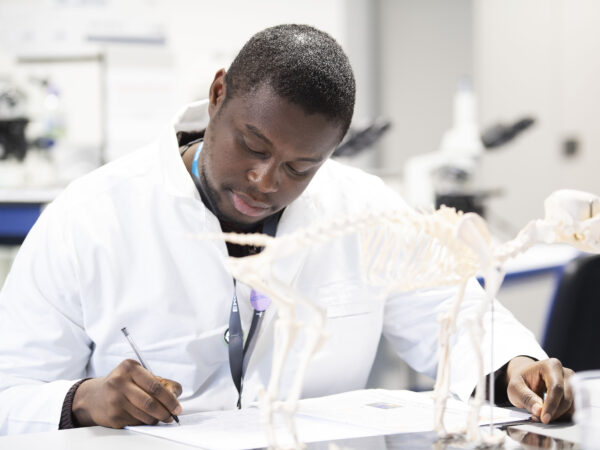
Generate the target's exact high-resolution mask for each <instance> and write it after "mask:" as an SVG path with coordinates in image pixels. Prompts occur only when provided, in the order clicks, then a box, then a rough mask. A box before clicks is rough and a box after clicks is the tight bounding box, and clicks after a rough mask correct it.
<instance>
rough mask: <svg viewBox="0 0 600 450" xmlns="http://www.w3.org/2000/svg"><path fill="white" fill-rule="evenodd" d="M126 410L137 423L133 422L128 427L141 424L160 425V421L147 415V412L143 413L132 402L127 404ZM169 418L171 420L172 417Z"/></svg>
mask: <svg viewBox="0 0 600 450" xmlns="http://www.w3.org/2000/svg"><path fill="white" fill-rule="evenodd" d="M128 400H129V399H128ZM125 410H126V411H127V413H128V414H129V415H130V416H131V417H132V418H133V419H135V422H131V423H129V424H128V425H141V424H145V425H156V424H157V423H158V420H159V419H157V418H156V417H153V416H151V415H150V414H148V413H146V412H145V411H142V410H141V409H140V408H138V407H137V406H135V405H134V404H133V403H132V402H131V401H129V402H127V404H126V405H125ZM169 418H170V416H169ZM171 420H172V419H171Z"/></svg>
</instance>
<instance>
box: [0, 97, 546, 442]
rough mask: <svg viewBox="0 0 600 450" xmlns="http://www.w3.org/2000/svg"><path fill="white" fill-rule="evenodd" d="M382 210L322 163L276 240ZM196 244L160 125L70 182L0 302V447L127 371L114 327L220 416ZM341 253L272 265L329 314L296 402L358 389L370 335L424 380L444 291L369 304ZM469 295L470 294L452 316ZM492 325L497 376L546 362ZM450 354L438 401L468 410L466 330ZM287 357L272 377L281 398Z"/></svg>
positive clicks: (185, 397) (262, 347)
mask: <svg viewBox="0 0 600 450" xmlns="http://www.w3.org/2000/svg"><path fill="white" fill-rule="evenodd" d="M207 120H208V115H207V109H206V103H205V102H199V103H197V104H194V105H191V106H190V107H189V108H188V109H187V110H186V111H185V112H183V113H182V114H181V115H180V116H179V118H178V121H177V123H176V125H175V129H176V130H188V131H189V130H191V129H194V128H195V129H199V128H204V127H205V125H206V123H207ZM392 204H394V205H395V207H399V206H401V204H402V203H401V200H400V198H399V197H397V196H396V195H395V194H393V193H392V192H391V191H390V190H388V189H387V188H386V187H385V186H384V184H383V183H382V182H381V180H379V179H378V178H376V177H373V176H370V175H367V174H365V173H363V172H361V171H359V170H357V169H353V168H349V167H345V166H342V165H341V164H339V163H336V162H334V161H328V162H327V163H325V164H324V165H323V167H322V168H321V169H320V171H319V172H318V173H317V175H316V176H315V177H314V179H313V181H312V182H311V183H310V185H309V186H308V188H307V189H306V190H305V192H304V193H303V194H302V195H301V196H300V197H299V198H298V199H297V200H296V201H294V202H293V203H292V204H291V205H289V206H288V207H287V208H286V210H285V212H284V213H283V215H282V217H281V221H280V223H279V227H278V230H277V234H278V235H282V234H285V233H289V232H291V231H293V230H296V229H298V228H299V227H303V226H306V225H307V224H308V223H310V222H313V221H316V220H323V219H324V218H326V217H331V216H334V215H336V214H343V213H348V212H350V211H360V210H362V209H365V208H366V207H369V206H371V207H372V206H385V205H392ZM204 231H220V227H219V223H218V221H217V219H216V218H215V216H214V215H213V214H212V213H210V212H209V211H208V210H207V209H206V208H205V207H204V205H203V204H202V201H201V200H200V198H199V195H198V192H197V190H196V188H195V186H194V183H193V182H192V180H191V178H190V176H189V174H188V172H187V170H186V168H185V166H184V164H183V162H182V160H181V157H180V156H179V152H178V143H177V140H176V137H175V133H174V130H173V126H172V125H171V126H169V127H168V128H167V129H166V130H165V131H164V133H162V135H161V136H160V137H159V138H158V139H157V140H156V141H155V142H154V143H152V144H150V145H149V146H147V147H145V148H143V149H141V150H138V151H135V152H133V153H131V154H130V155H128V156H125V157H124V158H121V159H119V160H117V161H115V162H113V163H110V164H107V165H106V166H104V167H102V168H100V169H98V170H96V171H94V172H92V173H91V174H89V175H87V176H84V177H83V178H81V179H79V180H77V181H75V182H73V183H72V184H71V185H70V186H69V187H68V188H67V189H66V190H65V191H64V192H63V193H62V194H61V195H60V196H59V197H58V198H57V199H56V200H55V201H54V202H52V203H51V204H50V205H49V206H48V207H47V208H46V210H45V211H44V213H43V214H42V216H41V217H40V219H39V220H38V221H37V223H36V224H35V226H34V227H33V229H32V231H31V232H30V233H29V236H28V237H27V239H26V240H25V242H24V244H23V246H22V247H21V249H20V252H19V254H18V256H17V258H16V259H15V261H14V264H13V267H12V270H11V272H10V274H9V276H8V278H7V279H6V282H5V285H4V287H3V290H2V292H1V293H0V434H6V433H20V432H35V431H47V430H52V429H57V426H58V422H59V419H60V412H61V407H62V403H63V400H64V397H65V395H66V393H67V391H68V389H69V388H70V386H71V385H72V384H73V383H74V382H75V381H77V380H78V379H81V378H83V377H97V376H103V375H106V374H108V373H109V372H110V371H111V370H112V369H113V368H115V367H116V366H117V365H118V364H119V363H120V362H121V361H122V360H123V359H125V358H134V359H135V355H134V354H133V352H132V350H131V348H130V347H129V345H128V343H127V341H126V340H125V338H124V337H123V335H122V334H121V331H120V329H121V328H122V327H124V326H127V327H128V329H129V331H130V332H131V334H132V336H133V337H134V338H135V340H136V341H137V343H138V345H139V346H140V348H141V351H142V353H143V354H144V356H145V358H146V359H147V360H148V362H149V365H150V367H151V368H152V370H153V371H154V373H156V374H157V375H160V376H162V377H165V378H170V379H173V380H177V381H179V382H180V383H181V385H182V386H183V394H182V395H181V402H182V406H183V410H184V413H190V412H195V411H200V410H212V409H229V408H234V407H235V404H236V399H237V391H236V389H235V387H234V385H233V382H232V379H231V375H230V372H229V363H228V352H227V345H226V344H225V341H224V339H223V334H224V332H225V330H226V328H227V327H228V320H229V312H230V308H231V299H232V294H233V283H232V278H231V276H230V275H229V274H228V273H227V271H226V269H225V259H226V254H227V252H226V248H225V245H224V243H223V242H212V241H201V240H198V239H194V237H193V235H194V234H195V233H199V232H204ZM355 252H356V247H355V242H354V241H353V240H352V239H345V240H341V241H338V242H335V243H332V244H330V245H326V246H320V247H315V248H312V249H306V250H305V251H304V252H302V254H300V255H298V256H297V257H295V258H293V259H292V258H288V259H287V260H284V261H282V262H281V263H280V266H279V267H278V273H279V275H280V276H281V278H282V279H283V280H284V281H286V282H289V283H292V284H293V285H294V286H295V287H296V288H297V289H299V290H300V291H301V292H302V293H303V294H305V295H306V296H307V297H309V298H312V299H315V300H316V301H319V302H320V303H321V304H322V305H323V306H324V307H326V308H327V314H328V325H327V326H328V330H329V331H330V333H331V337H330V338H329V340H328V341H327V342H326V344H325V345H324V346H323V347H322V348H321V349H320V350H319V351H318V353H317V354H316V356H315V357H314V358H313V360H312V361H311V364H310V367H309V370H308V374H307V377H306V382H305V384H304V391H303V395H304V396H307V397H308V396H316V395H323V394H330V393H335V392H341V391H346V390H351V389H359V388H363V387H364V386H365V384H366V381H367V377H368V374H369V371H370V369H371V365H372V362H373V358H374V356H375V352H376V349H377V345H378V342H379V338H380V335H381V333H382V332H383V333H384V334H385V335H386V336H387V337H388V338H389V339H390V340H391V342H392V344H393V346H394V348H395V349H396V351H397V352H398V353H399V355H400V356H401V357H402V358H404V359H405V360H406V361H407V362H408V363H409V364H411V365H412V366H413V367H414V368H416V369H417V370H420V371H423V372H426V373H428V374H429V375H431V376H434V375H435V370H436V364H437V347H436V346H437V337H438V325H437V320H436V319H437V316H438V314H439V313H440V311H442V310H444V308H446V307H447V305H448V303H449V302H450V301H451V299H452V294H453V293H454V289H451V288H449V289H437V290H429V291H423V292H410V293H404V294H397V295H394V296H392V297H390V298H388V299H379V300H373V299H374V298H376V297H377V296H376V294H377V292H375V291H374V289H373V288H371V287H369V286H365V285H364V284H363V283H362V281H361V278H360V273H359V271H358V269H359V267H358V264H357V258H356V253H355ZM238 298H239V299H240V308H241V313H242V322H243V324H244V327H245V329H246V330H247V326H248V323H249V320H250V316H251V309H250V308H251V307H250V305H249V301H248V299H249V289H248V288H247V287H245V286H243V285H242V286H239V285H238ZM480 298H481V289H480V288H479V285H478V284H477V283H476V282H474V283H473V284H472V285H471V287H470V289H469V290H468V293H467V296H466V299H465V303H464V308H463V309H464V312H465V314H467V315H468V313H470V312H472V311H473V310H474V309H475V308H474V307H475V306H476V305H477V302H478V301H479V300H480ZM496 313H497V315H496V322H497V323H496V332H497V339H496V341H497V345H496V349H495V354H496V359H495V364H494V365H495V366H496V368H497V367H500V366H502V365H503V364H504V363H505V362H506V361H508V360H509V359H510V358H512V357H514V356H516V355H520V354H528V355H531V356H534V357H536V358H540V359H543V358H545V357H546V355H545V354H544V353H543V351H542V350H541V349H540V347H539V346H538V344H537V343H536V342H535V340H534V338H533V336H532V334H531V333H530V332H529V331H528V330H526V329H524V328H523V327H522V326H521V325H520V324H519V323H518V322H517V321H516V320H515V319H514V318H513V317H512V315H511V314H510V313H509V312H507V311H506V310H505V309H503V308H502V307H501V306H497V307H496ZM274 316H275V308H270V309H269V310H268V311H267V313H266V315H265V318H264V321H263V326H262V328H261V332H260V334H259V336H258V340H257V345H256V348H255V350H254V353H253V356H252V359H251V361H250V364H249V366H248V369H247V374H246V379H245V382H244V395H243V403H245V404H247V403H248V402H249V401H251V400H254V399H255V396H256V391H257V388H258V386H260V385H266V383H267V382H268V379H269V373H270V367H271V360H272V342H273V334H274V331H273V330H274V327H273V322H274V321H273V318H274ZM486 340H487V337H486ZM455 341H456V343H455V347H454V351H453V353H452V372H451V388H452V390H453V391H454V392H455V393H457V394H458V395H459V396H461V397H462V398H466V397H468V396H469V394H470V393H471V392H472V390H473V388H474V386H475V383H476V364H475V360H474V354H473V352H472V351H471V348H470V342H469V340H468V337H467V335H466V333H465V332H464V330H461V331H459V333H458V336H457V338H456V339H455ZM297 352H298V347H295V348H294V350H293V351H292V355H291V359H290V361H289V363H288V365H287V367H286V371H285V375H284V378H283V380H284V382H283V390H282V392H283V393H285V392H286V389H288V387H289V380H290V379H291V375H293V373H294V366H295V360H294V356H295V355H297ZM488 359H489V358H486V361H487V360H488ZM486 364H487V367H486V370H488V371H489V370H490V367H489V363H487V362H486Z"/></svg>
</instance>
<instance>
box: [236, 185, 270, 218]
mask: <svg viewBox="0 0 600 450" xmlns="http://www.w3.org/2000/svg"><path fill="white" fill-rule="evenodd" d="M230 192H231V199H232V203H233V207H234V208H235V209H236V210H237V211H238V212H240V213H242V214H244V215H246V216H250V217H259V216H263V215H265V214H266V213H267V212H268V211H269V210H270V209H271V205H268V204H266V203H262V202H259V201H256V200H254V199H253V198H251V197H249V196H247V195H246V194H243V193H241V192H236V191H230Z"/></svg>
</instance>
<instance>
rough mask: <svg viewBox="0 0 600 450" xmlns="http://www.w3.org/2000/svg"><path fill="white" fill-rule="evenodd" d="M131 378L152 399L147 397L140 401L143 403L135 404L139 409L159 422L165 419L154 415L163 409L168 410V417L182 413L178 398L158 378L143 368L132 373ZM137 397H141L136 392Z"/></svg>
mask: <svg viewBox="0 0 600 450" xmlns="http://www.w3.org/2000/svg"><path fill="white" fill-rule="evenodd" d="M131 377H132V379H133V381H134V383H135V384H136V385H138V386H139V387H140V388H141V389H142V390H143V391H144V392H145V393H146V394H147V396H148V397H150V399H148V398H147V397H144V398H143V399H140V400H141V401H142V403H134V404H135V405H136V406H137V407H138V408H140V409H142V410H143V411H146V412H147V413H150V414H151V415H152V416H153V417H156V418H157V419H159V420H164V418H163V417H162V416H157V415H155V414H154V413H159V412H161V409H163V410H166V411H167V413H168V416H170V415H171V414H180V413H181V405H180V404H179V402H178V401H177V398H176V397H175V396H174V395H173V393H171V391H170V390H168V389H167V388H166V387H165V386H164V385H163V383H162V382H161V381H160V380H159V379H158V378H157V377H155V376H154V375H152V374H151V373H150V372H148V371H147V370H145V369H144V368H142V367H141V366H140V367H138V368H137V370H132V371H131ZM134 392H135V391H134ZM136 395H137V396H140V394H139V392H136ZM159 406H160V408H159Z"/></svg>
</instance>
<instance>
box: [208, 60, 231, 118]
mask: <svg viewBox="0 0 600 450" xmlns="http://www.w3.org/2000/svg"><path fill="white" fill-rule="evenodd" d="M226 73H227V72H226V71H225V69H219V70H218V71H217V73H216V74H215V78H214V79H213V82H212V83H211V85H210V89H209V91H208V115H209V117H210V118H212V117H213V116H214V115H215V113H216V112H217V111H218V110H219V108H220V106H221V104H222V103H223V101H224V100H225V91H226V86H225V74H226Z"/></svg>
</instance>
